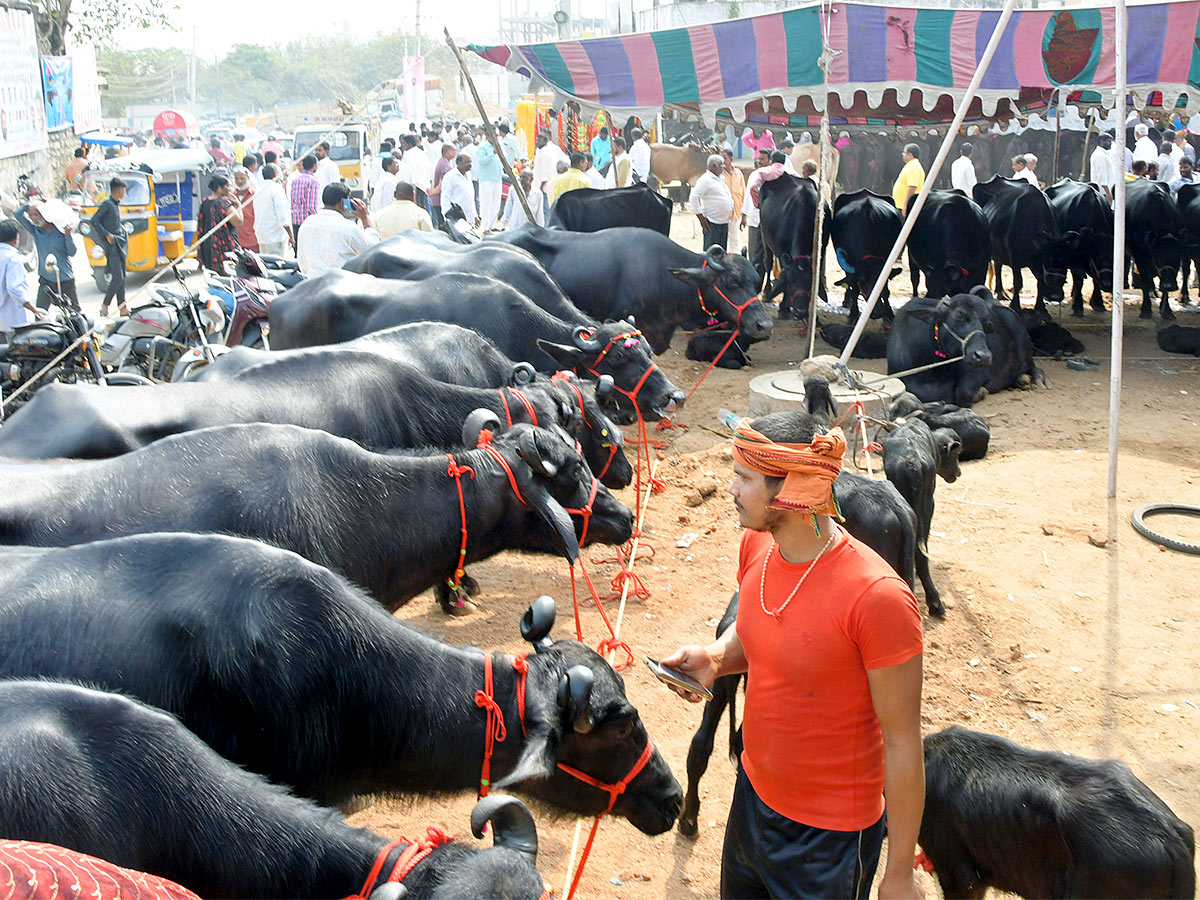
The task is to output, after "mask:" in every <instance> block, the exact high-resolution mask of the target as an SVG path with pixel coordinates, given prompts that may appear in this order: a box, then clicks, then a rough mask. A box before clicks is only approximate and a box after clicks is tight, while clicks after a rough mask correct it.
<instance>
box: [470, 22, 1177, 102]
mask: <svg viewBox="0 0 1200 900" xmlns="http://www.w3.org/2000/svg"><path fill="white" fill-rule="evenodd" d="M823 15H824V13H823V12H822V10H821V8H820V7H816V6H813V7H806V8H798V9H791V10H787V11H785V12H780V13H772V14H770V15H764V16H754V17H751V18H743V19H732V20H729V21H724V22H715V23H711V24H706V25H696V26H693V27H691V28H676V29H670V30H665V31H652V32H648V33H639V34H623V35H619V36H615V37H603V38H594V39H589V40H579V41H559V42H557V43H549V44H532V45H499V46H492V47H480V46H473V47H472V48H471V49H473V50H474V51H475V52H476V53H478V54H479V55H480V56H482V57H483V58H484V59H487V60H490V61H491V62H494V63H496V64H498V65H502V66H505V67H507V68H508V69H510V70H513V71H516V72H520V73H523V74H525V75H527V76H528V77H530V78H531V80H532V81H533V82H534V85H535V86H536V87H539V88H549V89H551V90H553V91H554V92H555V93H556V94H558V95H560V96H561V97H562V98H564V99H573V100H575V101H577V102H579V103H580V104H581V105H582V106H584V107H588V108H593V109H595V108H602V109H608V110H610V111H613V112H624V111H630V112H637V113H639V114H640V113H643V112H648V111H651V110H657V109H659V108H661V107H662V106H663V105H664V104H687V105H691V106H697V105H698V106H699V107H700V108H701V110H709V111H714V112H715V110H716V109H723V108H728V109H733V108H734V107H735V106H736V103H734V102H733V101H745V100H752V99H754V98H757V97H763V96H776V95H777V96H781V97H784V98H794V97H797V96H800V95H813V96H823V95H824V94H826V93H830V92H833V93H836V94H838V95H839V96H840V97H841V98H842V99H843V102H852V101H853V99H854V93H855V92H856V91H866V92H867V95H868V98H872V97H876V96H879V95H881V94H882V92H883V91H885V90H887V89H889V88H895V89H898V90H906V89H907V90H919V91H922V92H923V93H924V94H926V95H928V99H927V102H928V103H929V104H932V103H934V102H936V99H937V96H938V95H940V94H948V95H950V96H955V95H956V94H961V92H962V91H963V90H964V89H965V88H966V87H967V84H968V83H969V82H970V80H971V76H972V74H973V73H974V71H975V66H976V63H977V61H978V59H979V57H980V55H981V54H982V53H983V49H984V47H985V46H986V44H987V42H988V39H989V37H990V36H991V33H992V30H993V28H994V27H995V24H996V22H997V20H998V19H999V18H1000V13H999V11H998V10H980V9H944V8H938V9H925V8H920V7H907V6H868V5H863V4H856V3H837V4H835V5H834V6H833V13H832V14H831V15H830V17H829V42H830V45H831V48H832V50H833V51H834V54H833V60H832V63H831V68H830V71H829V78H828V81H826V80H825V77H824V73H823V72H822V71H821V69H820V67H819V66H818V65H817V59H818V57H819V56H820V53H821V46H822V44H821V17H822V16H823ZM1128 15H1129V40H1128V84H1129V88H1130V90H1131V91H1133V92H1135V93H1137V92H1146V91H1149V90H1162V91H1164V92H1168V93H1169V92H1171V91H1180V92H1184V91H1187V90H1188V86H1189V85H1191V86H1193V89H1194V88H1196V87H1200V26H1198V20H1200V0H1183V2H1170V3H1157V4H1151V5H1148V6H1130V7H1129V11H1128ZM1115 19H1116V14H1115V10H1114V9H1113V8H1112V7H1066V8H1062V9H1052V10H1023V11H1020V12H1015V13H1014V14H1013V16H1012V18H1011V19H1010V20H1009V24H1008V27H1007V28H1006V29H1005V32H1004V36H1003V38H1002V40H1001V42H1000V45H999V48H998V49H997V51H996V54H995V56H994V58H993V60H992V63H991V66H990V67H989V69H988V72H987V75H986V76H985V77H984V79H983V83H982V86H981V91H980V96H981V97H983V98H985V100H986V99H987V98H991V99H992V101H993V103H994V102H995V101H996V100H998V99H999V98H1000V97H1002V96H1003V97H1011V96H1015V94H1016V92H1017V91H1018V90H1019V89H1021V88H1055V87H1059V86H1063V85H1067V86H1071V87H1073V88H1079V89H1093V90H1101V91H1102V90H1103V89H1104V88H1106V87H1112V86H1113V85H1114V83H1115V69H1116V67H1115V62H1114V44H1115ZM1108 99H1109V101H1110V102H1111V92H1110V94H1109V98H1108ZM738 112H740V110H738Z"/></svg>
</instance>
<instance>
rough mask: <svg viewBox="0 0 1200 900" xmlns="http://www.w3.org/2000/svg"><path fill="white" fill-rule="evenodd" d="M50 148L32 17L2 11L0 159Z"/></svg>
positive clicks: (25, 13)
mask: <svg viewBox="0 0 1200 900" xmlns="http://www.w3.org/2000/svg"><path fill="white" fill-rule="evenodd" d="M48 144H49V138H48V137H47V135H46V112H45V107H44V106H43V104H42V67H41V63H40V62H39V60H38V49H37V35H36V34H35V33H34V25H33V14H32V13H29V12H25V11H24V10H20V9H9V8H5V7H0V158H4V157H8V156H17V155H19V154H22V153H31V152H33V151H34V150H41V149H43V148H45V147H46V146H48Z"/></svg>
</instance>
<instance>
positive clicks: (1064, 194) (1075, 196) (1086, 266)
mask: <svg viewBox="0 0 1200 900" xmlns="http://www.w3.org/2000/svg"><path fill="white" fill-rule="evenodd" d="M1046 197H1047V198H1049V201H1050V209H1051V210H1053V211H1054V217H1055V219H1057V220H1058V227H1059V229H1060V230H1061V231H1062V233H1063V234H1064V235H1067V234H1072V233H1074V234H1078V235H1079V240H1078V241H1077V242H1076V244H1075V246H1073V247H1071V246H1068V249H1067V268H1068V269H1069V270H1070V272H1071V315H1073V316H1082V315H1083V279H1084V278H1085V277H1090V278H1091V279H1092V299H1091V305H1092V309H1094V310H1096V311H1097V312H1104V297H1103V296H1101V292H1102V291H1111V290H1112V284H1113V280H1112V274H1113V273H1112V266H1113V212H1112V207H1111V206H1110V205H1109V204H1108V201H1107V200H1105V199H1104V195H1103V194H1102V193H1101V192H1100V189H1099V188H1098V187H1096V185H1094V184H1085V183H1083V182H1079V181H1071V180H1070V179H1069V178H1063V179H1062V180H1061V181H1059V182H1058V183H1057V184H1052V185H1051V186H1050V187H1048V188H1046ZM1034 346H1037V344H1036V342H1035V343H1034Z"/></svg>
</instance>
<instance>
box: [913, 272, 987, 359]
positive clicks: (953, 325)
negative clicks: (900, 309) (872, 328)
mask: <svg viewBox="0 0 1200 900" xmlns="http://www.w3.org/2000/svg"><path fill="white" fill-rule="evenodd" d="M993 302H994V297H993V296H992V293H991V292H990V291H989V290H988V289H987V288H985V287H975V288H973V289H972V290H971V292H970V293H967V294H956V295H955V296H953V297H943V298H942V299H941V300H939V301H938V302H937V303H936V304H934V305H933V306H929V307H922V308H916V307H913V308H911V309H909V308H908V307H906V308H905V311H906V312H908V313H909V314H910V315H911V316H913V317H914V318H917V319H920V320H921V321H923V322H927V323H929V325H930V327H931V329H932V331H933V334H932V335H931V338H932V345H933V351H934V355H936V356H937V357H939V358H941V359H953V358H955V357H957V356H962V357H963V362H965V363H966V364H967V365H968V366H971V367H973V368H979V369H982V368H987V367H988V366H990V365H991V364H992V351H991V349H990V348H989V347H988V342H987V334H988V332H990V331H991V330H992V315H991V307H992V303H993Z"/></svg>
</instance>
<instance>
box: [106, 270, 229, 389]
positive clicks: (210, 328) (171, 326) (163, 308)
mask: <svg viewBox="0 0 1200 900" xmlns="http://www.w3.org/2000/svg"><path fill="white" fill-rule="evenodd" d="M171 271H172V272H174V273H175V278H176V279H177V280H178V281H179V284H180V287H181V288H182V293H179V292H176V291H173V290H169V289H168V288H165V287H163V286H162V285H151V286H150V287H149V288H148V291H149V293H150V296H151V298H152V299H151V301H150V302H149V303H147V304H144V305H142V306H138V307H135V308H134V309H133V311H132V312H131V313H130V314H129V315H128V316H122V317H121V318H119V319H117V320H116V321H115V322H113V324H112V326H111V328H110V329H109V330H108V331H106V333H105V335H104V343H103V345H102V346H101V348H100V362H101V364H102V365H103V366H104V368H105V370H106V371H110V372H119V373H130V372H132V373H136V374H139V375H142V376H145V377H146V378H149V379H150V380H151V381H156V382H163V381H182V380H183V379H184V378H186V377H187V375H188V373H189V372H191V371H193V370H195V369H198V368H200V367H202V366H206V365H208V364H209V363H211V362H214V361H216V358H217V357H218V356H220V355H221V354H223V353H226V352H228V350H229V348H228V347H225V346H223V345H221V344H213V343H210V341H209V338H210V337H211V338H216V337H217V336H219V335H220V334H221V331H222V328H223V327H224V325H225V311H224V307H223V305H222V303H221V302H220V301H219V300H218V299H217V298H215V297H213V296H211V295H207V296H201V295H200V294H198V293H195V292H193V291H191V290H190V289H189V288H188V286H187V283H186V282H185V281H184V280H183V275H181V274H180V272H179V268H178V266H175V265H173V266H171Z"/></svg>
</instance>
